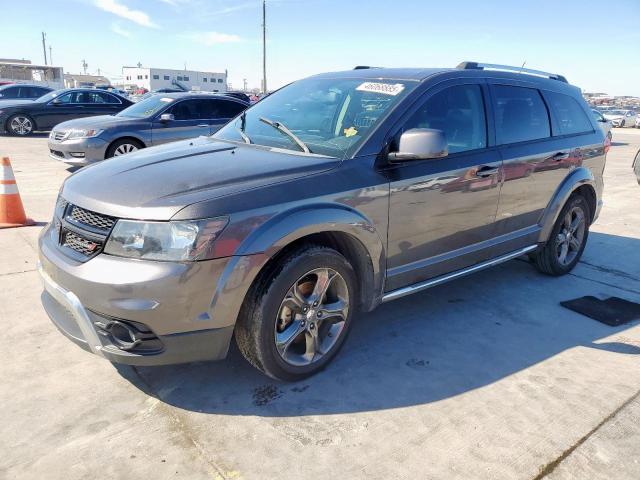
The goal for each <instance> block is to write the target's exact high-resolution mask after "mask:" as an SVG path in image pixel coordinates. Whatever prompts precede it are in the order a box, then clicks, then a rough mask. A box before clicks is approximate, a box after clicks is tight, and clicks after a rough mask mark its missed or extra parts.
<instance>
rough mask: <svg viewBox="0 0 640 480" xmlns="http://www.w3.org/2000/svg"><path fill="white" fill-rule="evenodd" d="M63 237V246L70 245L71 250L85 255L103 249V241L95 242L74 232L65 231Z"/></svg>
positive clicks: (87, 255)
mask: <svg viewBox="0 0 640 480" xmlns="http://www.w3.org/2000/svg"><path fill="white" fill-rule="evenodd" d="M63 237H64V238H63V240H62V246H63V247H68V248H70V249H71V250H75V251H76V252H78V253H81V254H82V255H84V256H85V257H90V256H92V255H94V254H96V253H98V252H99V251H100V250H102V243H100V242H94V241H93V240H89V239H87V238H84V237H81V236H80V235H77V234H75V233H74V232H71V231H66V232H64V234H63Z"/></svg>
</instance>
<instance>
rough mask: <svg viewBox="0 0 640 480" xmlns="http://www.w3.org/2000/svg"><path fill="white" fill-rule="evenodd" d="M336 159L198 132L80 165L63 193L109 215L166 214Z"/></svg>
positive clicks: (328, 164)
mask: <svg viewBox="0 0 640 480" xmlns="http://www.w3.org/2000/svg"><path fill="white" fill-rule="evenodd" d="M339 163H340V160H338V159H335V158H330V157H323V156H319V155H303V154H295V153H294V152H289V151H283V150H278V149H267V148H263V147H256V146H249V145H238V144H234V143H228V142H222V141H219V140H217V139H215V138H212V137H198V138H195V139H192V140H184V141H180V142H174V143H169V144H166V145H161V146H158V147H152V148H146V149H143V150H139V151H137V152H134V153H131V154H128V155H125V156H122V157H114V158H110V159H108V160H105V161H103V162H100V163H97V164H95V165H91V166H89V167H85V168H83V169H82V170H80V171H78V172H77V173H75V174H74V175H72V176H70V177H69V178H68V179H67V181H66V182H65V184H64V187H63V190H62V196H63V197H64V198H65V199H66V200H68V201H69V202H71V203H73V204H76V205H79V206H81V207H83V208H86V209H88V210H93V211H96V212H99V213H103V214H106V215H111V216H114V217H119V218H132V219H144V220H169V219H170V218H171V217H173V216H174V215H175V214H176V213H177V212H179V211H180V210H182V209H183V208H184V207H186V206H188V205H192V204H194V203H197V202H201V201H205V200H212V199H215V198H219V197H223V196H226V195H231V194H235V193H238V192H242V191H246V190H251V189H255V188H259V187H262V186H266V185H272V184H274V183H280V182H285V181H290V180H293V179H296V178H299V177H306V176H309V175H313V174H316V173H320V172H323V171H326V170H329V169H331V168H334V167H336V166H338V164H339ZM224 213H225V212H220V213H219V214H220V215H223V214H224Z"/></svg>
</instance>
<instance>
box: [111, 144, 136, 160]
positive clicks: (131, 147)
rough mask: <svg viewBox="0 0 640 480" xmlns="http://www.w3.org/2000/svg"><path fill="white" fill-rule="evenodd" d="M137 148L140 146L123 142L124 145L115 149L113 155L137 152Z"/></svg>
mask: <svg viewBox="0 0 640 480" xmlns="http://www.w3.org/2000/svg"><path fill="white" fill-rule="evenodd" d="M136 150H138V147H136V146H135V145H133V144H131V143H123V144H122V145H119V146H118V148H116V149H115V151H114V152H113V156H114V157H119V156H120V155H125V154H127V153H131V152H135V151H136Z"/></svg>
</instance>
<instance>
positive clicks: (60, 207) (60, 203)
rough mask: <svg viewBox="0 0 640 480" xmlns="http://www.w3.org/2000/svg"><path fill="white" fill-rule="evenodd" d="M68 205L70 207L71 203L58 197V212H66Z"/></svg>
mask: <svg viewBox="0 0 640 480" xmlns="http://www.w3.org/2000/svg"><path fill="white" fill-rule="evenodd" d="M67 205H69V202H67V201H66V200H65V199H64V198H62V197H61V196H60V195H58V201H57V202H56V212H64V211H65V209H66V208H67Z"/></svg>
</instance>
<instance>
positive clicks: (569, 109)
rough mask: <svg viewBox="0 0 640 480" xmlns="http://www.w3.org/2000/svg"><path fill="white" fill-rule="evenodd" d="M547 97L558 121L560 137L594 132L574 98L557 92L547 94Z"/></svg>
mask: <svg viewBox="0 0 640 480" xmlns="http://www.w3.org/2000/svg"><path fill="white" fill-rule="evenodd" d="M545 97H546V98H547V100H548V102H549V106H550V107H551V110H552V111H553V113H554V115H555V117H556V120H557V121H558V129H559V132H558V133H559V134H560V135H573V134H576V133H585V132H591V131H593V127H592V126H591V122H590V121H589V119H588V118H587V115H586V114H585V113H584V111H583V110H582V108H581V107H580V105H579V104H578V102H576V100H575V99H574V98H571V97H570V96H569V95H563V94H562V93H555V92H545Z"/></svg>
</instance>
